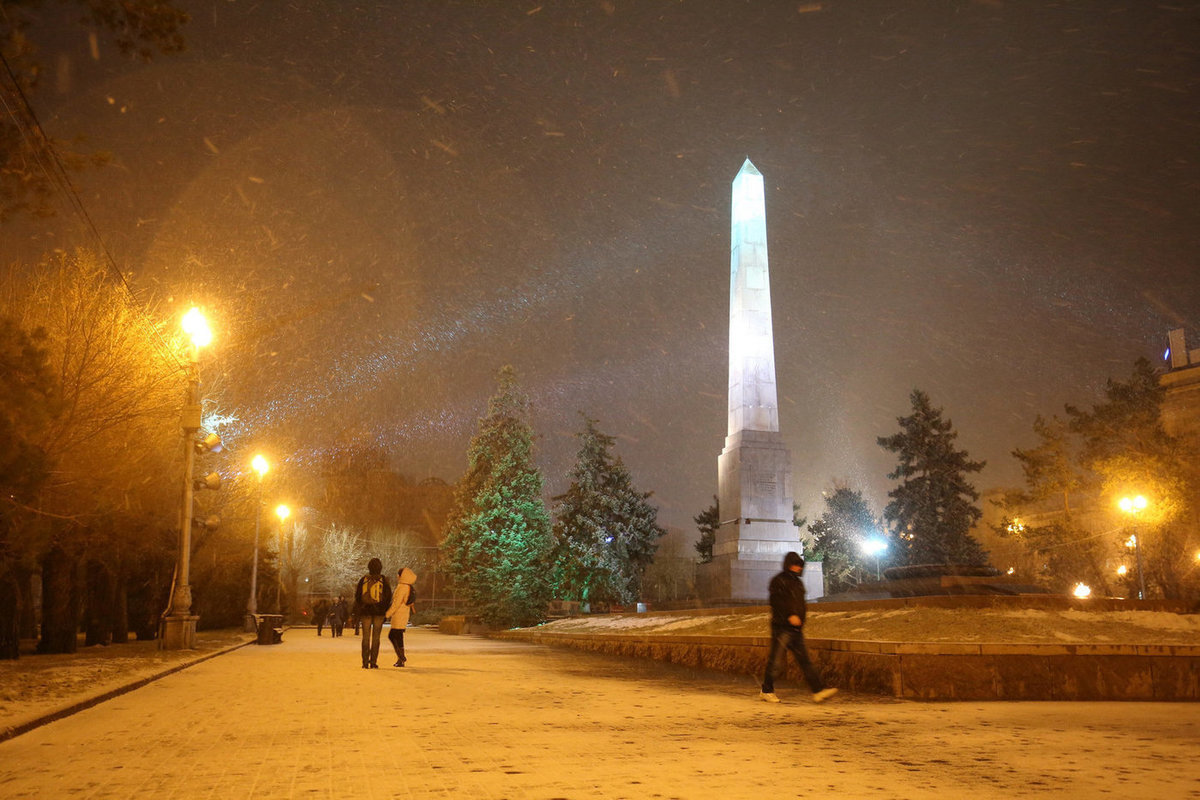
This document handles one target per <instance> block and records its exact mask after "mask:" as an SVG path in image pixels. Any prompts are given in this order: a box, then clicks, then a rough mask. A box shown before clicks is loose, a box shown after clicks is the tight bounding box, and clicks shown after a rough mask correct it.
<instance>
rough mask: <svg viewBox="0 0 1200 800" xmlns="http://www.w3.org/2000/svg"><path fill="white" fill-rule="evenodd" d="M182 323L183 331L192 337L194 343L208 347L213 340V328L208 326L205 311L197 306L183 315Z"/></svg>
mask: <svg viewBox="0 0 1200 800" xmlns="http://www.w3.org/2000/svg"><path fill="white" fill-rule="evenodd" d="M181 324H182V325H183V332H184V333H186V334H187V335H188V336H189V337H191V340H192V344H194V345H196V347H207V346H208V345H209V344H210V343H211V342H212V329H211V328H209V327H208V320H206V319H205V318H204V313H203V312H202V311H201V310H200V309H198V308H196V307H195V306H193V307H192V309H191V310H190V311H188V312H187V313H186V314H184V315H183V322H182V323H181Z"/></svg>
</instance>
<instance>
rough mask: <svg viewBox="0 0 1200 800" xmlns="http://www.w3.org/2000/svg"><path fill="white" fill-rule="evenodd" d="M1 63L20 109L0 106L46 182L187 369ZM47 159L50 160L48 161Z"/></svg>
mask: <svg viewBox="0 0 1200 800" xmlns="http://www.w3.org/2000/svg"><path fill="white" fill-rule="evenodd" d="M0 63H3V64H4V71H5V73H6V74H7V75H8V79H9V81H10V82H11V84H12V89H13V95H14V96H15V97H16V98H17V99H18V100H19V101H20V109H14V108H13V107H12V106H11V105H10V104H9V102H8V99H7V97H6V96H5V95H6V93H5V94H0V102H3V103H4V110H5V112H7V114H8V116H9V118H10V119H11V120H12V121H13V124H14V125H15V126H16V128H17V130H18V131H20V133H21V136H22V137H23V138H24V139H25V141H26V142H27V143H28V144H29V145H30V147H31V151H32V153H33V155H34V159H35V161H36V163H37V165H38V167H39V168H40V169H41V171H42V173H43V174H44V175H45V176H46V179H47V180H48V181H49V182H50V183H51V184H53V185H54V186H56V187H57V188H58V189H59V190H60V191H61V192H62V193H63V195H65V196H66V198H67V202H68V204H69V205H70V206H71V210H72V211H74V212H75V214H76V215H77V216H78V217H79V218H80V219H81V220H82V221H83V223H84V225H85V226H86V227H87V229H88V230H89V231H90V232H91V234H92V236H93V237H94V238H95V240H96V242H97V243H98V244H99V247H100V252H101V254H102V257H103V260H104V264H105V266H106V267H107V268H108V270H109V272H111V273H112V274H113V275H115V276H116V278H117V281H118V282H119V283H120V285H121V286H122V287H123V288H124V290H125V293H126V295H128V297H129V300H130V302H131V303H132V305H133V307H134V308H137V309H139V312H140V313H139V316H141V318H142V321H143V322H145V324H146V327H147V328H149V329H150V333H151V334H152V336H153V338H154V339H156V340H157V341H158V344H159V346H160V348H161V350H162V352H163V353H164V354H165V355H166V356H168V357H169V358H170V360H172V361H174V362H175V365H176V366H177V367H178V368H179V369H186V368H187V365H186V364H184V363H183V361H181V360H180V359H179V355H178V354H177V353H176V352H175V351H174V350H173V349H172V348H171V346H170V345H168V344H167V342H166V340H165V339H163V336H162V332H161V331H159V330H158V328H157V326H155V325H154V323H153V322H152V321H151V320H150V319H149V316H148V315H147V314H145V313H144V312H141V308H140V304H139V303H138V301H137V297H136V296H135V295H134V293H133V288H132V287H131V286H130V285H129V282H128V281H127V280H125V276H124V275H123V274H122V273H121V270H120V268H119V267H118V266H117V262H116V260H115V259H114V258H113V256H112V253H111V252H109V249H108V245H106V244H105V242H104V237H103V236H101V235H100V230H99V229H98V228H97V227H96V223H95V222H94V221H93V220H92V217H91V215H90V214H88V211H87V208H86V207H85V206H84V204H83V200H82V198H80V196H79V193H78V192H77V191H76V190H75V187H74V186H73V185H72V183H71V178H70V175H69V174H68V173H67V168H66V166H65V165H64V164H63V162H62V159H61V158H60V157H59V155H58V150H57V149H56V148H55V147H54V142H53V141H52V140H51V139H50V137H49V136H48V135H46V131H45V129H44V128H43V127H42V123H41V121H40V120H39V119H38V116H37V113H36V112H35V111H34V110H33V106H32V104H30V102H29V98H28V97H27V96H26V94H25V90H24V89H22V88H21V82H20V80H18V78H17V75H16V73H15V72H14V71H13V68H12V65H10V64H9V63H8V59H7V58H5V56H4V53H3V51H0ZM47 156H48V158H46V157H47ZM47 161H49V165H47V163H46V162H47Z"/></svg>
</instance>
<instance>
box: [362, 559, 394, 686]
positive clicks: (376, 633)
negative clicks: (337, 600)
mask: <svg viewBox="0 0 1200 800" xmlns="http://www.w3.org/2000/svg"><path fill="white" fill-rule="evenodd" d="M391 604H392V587H391V586H390V585H389V584H388V582H387V578H385V577H383V562H381V561H380V560H379V559H378V558H372V559H371V560H370V561H369V562H368V563H367V574H366V575H363V576H362V577H361V578H359V579H358V585H357V586H355V587H354V612H355V615H356V617H357V618H358V620H359V622H361V623H362V668H363V669H379V663H378V661H379V637H380V635H382V633H383V615H384V614H385V613H386V612H387V610H388V608H389V607H390V606H391Z"/></svg>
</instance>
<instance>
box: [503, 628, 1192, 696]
mask: <svg viewBox="0 0 1200 800" xmlns="http://www.w3.org/2000/svg"><path fill="white" fill-rule="evenodd" d="M487 636H489V638H495V639H505V640H509V641H522V642H528V643H531V644H540V645H551V646H555V645H557V646H566V647H573V648H576V649H580V650H587V651H591V652H596V653H603V654H607V655H615V656H620V657H625V658H646V659H651V660H655V661H666V662H670V663H674V664H679V665H681V666H686V667H692V668H702V669H712V670H716V671H718V672H726V673H733V674H746V675H757V674H760V673H761V671H762V668H763V664H764V662H765V660H766V656H767V649H768V645H769V643H770V640H769V638H768V637H766V636H703V635H694V634H693V635H682V634H660V635H657V636H656V635H653V634H612V633H608V634H600V633H597V634H588V633H566V632H564V633H553V632H550V631H541V630H537V629H532V630H530V629H525V630H509V631H496V632H493V633H490V634H487ZM808 646H809V651H810V652H811V653H812V654H813V660H814V661H815V662H816V663H817V665H818V667H820V668H821V670H822V671H823V672H824V673H825V674H826V676H827V679H828V682H830V683H832V684H833V685H835V686H838V687H840V688H843V689H849V690H851V691H859V692H863V693H867V694H879V695H885V696H893V697H900V698H905V699H911V700H1059V701H1063V700H1065V701H1072V700H1075V701H1079V700H1141V701H1196V700H1200V646H1197V645H1097V644H1084V643H1077V644H1008V643H1002V642H995V643H965V642H963V643H958V642H907V643H906V642H872V641H858V640H837V639H809V640H808ZM788 674H789V676H790V677H792V678H796V679H798V678H799V675H798V674H797V672H796V669H795V664H794V663H792V661H791V659H789V660H788Z"/></svg>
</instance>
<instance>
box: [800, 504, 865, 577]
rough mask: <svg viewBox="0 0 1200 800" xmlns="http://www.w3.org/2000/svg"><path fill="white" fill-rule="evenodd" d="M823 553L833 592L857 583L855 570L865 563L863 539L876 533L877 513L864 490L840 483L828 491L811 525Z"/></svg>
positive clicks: (811, 530)
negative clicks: (818, 514)
mask: <svg viewBox="0 0 1200 800" xmlns="http://www.w3.org/2000/svg"><path fill="white" fill-rule="evenodd" d="M808 530H809V532H810V533H811V534H812V535H813V537H814V538H815V540H816V551H817V552H819V553H820V554H821V555H822V556H823V560H824V569H825V583H826V586H827V588H828V591H829V593H830V594H834V593H836V592H843V591H846V590H847V589H849V588H851V587H852V586H854V585H855V583H856V581H855V580H854V577H853V573H854V571H855V570H856V569H858V568H860V567H861V566H862V560H861V557H860V554H861V552H862V544H863V542H864V541H865V540H866V539H867V538H868V537H870V536H872V535H873V534H875V533H876V530H877V525H876V523H875V515H874V514H872V513H871V509H870V507H869V506H868V505H867V501H866V500H864V499H863V496H862V492H860V491H852V490H850V489H848V488H846V487H844V486H843V487H837V488H835V489H834V491H833V492H832V493H829V494H826V495H825V513H824V514H822V515H821V518H820V519H818V520H817V521H816V522H814V523H813V524H812V525H810V526H808Z"/></svg>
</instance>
